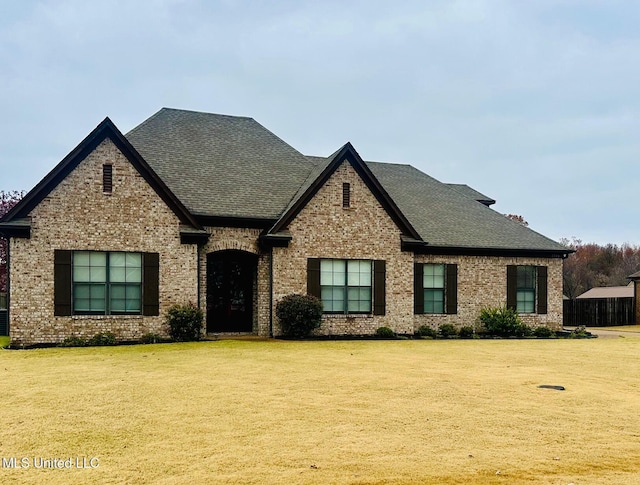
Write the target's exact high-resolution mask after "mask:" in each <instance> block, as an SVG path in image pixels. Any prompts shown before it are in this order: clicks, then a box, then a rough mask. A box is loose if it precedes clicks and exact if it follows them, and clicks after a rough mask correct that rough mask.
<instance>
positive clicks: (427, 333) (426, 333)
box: [416, 325, 438, 338]
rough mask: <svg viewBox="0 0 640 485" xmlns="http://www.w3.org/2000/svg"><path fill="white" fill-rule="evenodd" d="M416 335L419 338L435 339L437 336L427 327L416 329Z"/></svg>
mask: <svg viewBox="0 0 640 485" xmlns="http://www.w3.org/2000/svg"><path fill="white" fill-rule="evenodd" d="M416 335H418V336H419V337H429V338H436V337H437V336H438V332H436V331H435V330H434V329H433V328H431V327H430V326H429V325H421V326H420V328H418V331H417V332H416Z"/></svg>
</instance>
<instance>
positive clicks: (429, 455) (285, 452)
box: [0, 337, 640, 485]
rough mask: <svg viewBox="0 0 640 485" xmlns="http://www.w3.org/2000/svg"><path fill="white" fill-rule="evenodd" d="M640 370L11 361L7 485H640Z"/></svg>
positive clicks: (0, 368)
mask: <svg viewBox="0 0 640 485" xmlns="http://www.w3.org/2000/svg"><path fill="white" fill-rule="evenodd" d="M639 354H640V338H634V337H630V338H627V339H589V340H564V339H560V340H456V341H444V340H434V341H429V340H406V341H315V342H297V341H233V340H225V341H217V342H199V343H185V344H160V345H146V346H145V345H140V346H121V347H101V348H50V349H34V350H28V351H17V350H15V351H12V350H3V351H1V356H2V362H1V363H0V373H2V381H1V382H2V396H3V397H2V401H1V402H2V405H3V409H2V411H3V412H2V416H3V418H2V419H3V423H2V426H0V443H2V445H1V448H0V449H2V454H3V462H2V469H0V482H1V483H3V484H4V483H16V484H17V483H20V484H23V483H34V484H36V483H37V484H40V483H50V484H63V483H64V484H68V483H85V484H89V483H136V484H143V483H160V484H173V483H193V484H196V483H212V484H215V483H255V484H264V483H267V484H269V483H273V484H282V483H287V484H295V483H319V484H324V483H354V484H365V483H366V484H373V483H385V484H401V483H403V484H404V483H438V484H468V483H479V484H491V483H501V484H502V483H509V484H513V483H549V484H568V483H572V482H573V483H576V484H578V483H579V484H581V485H583V484H600V483H639V482H640V469H639V468H638V463H640V432H639V431H638V430H640V413H638V412H637V411H638V409H640V393H639V392H638V375H640V359H638V355H639ZM542 384H550V385H562V386H564V387H565V388H566V390H565V391H556V390H550V389H540V388H538V386H539V385H542ZM12 457H15V458H16V461H15V463H21V460H23V459H24V461H22V463H25V464H27V465H29V467H28V468H25V467H23V468H20V469H18V468H11V467H10V465H11V461H10V459H11V458H12ZM67 459H71V461H69V462H68V463H69V464H70V468H67V467H66V464H67V461H66V460H67ZM91 459H94V460H93V461H90V460H91ZM46 460H49V461H48V462H47V461H46ZM78 460H79V461H78ZM47 463H50V464H54V463H58V465H59V466H61V467H62V468H56V469H53V468H51V467H49V468H40V467H38V468H36V465H40V466H42V465H43V464H47ZM91 465H93V466H94V467H92V466H91ZM96 465H97V466H96ZM83 466H86V467H84V468H83Z"/></svg>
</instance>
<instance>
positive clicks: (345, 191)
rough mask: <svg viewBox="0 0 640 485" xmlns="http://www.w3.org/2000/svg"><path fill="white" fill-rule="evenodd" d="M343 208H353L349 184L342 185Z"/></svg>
mask: <svg viewBox="0 0 640 485" xmlns="http://www.w3.org/2000/svg"><path fill="white" fill-rule="evenodd" d="M342 207H351V184H350V183H349V182H345V183H343V184H342Z"/></svg>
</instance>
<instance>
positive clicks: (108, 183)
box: [102, 165, 113, 194]
mask: <svg viewBox="0 0 640 485" xmlns="http://www.w3.org/2000/svg"><path fill="white" fill-rule="evenodd" d="M112 191H113V165H103V166H102V192H104V193H105V194H110V193H111V192H112Z"/></svg>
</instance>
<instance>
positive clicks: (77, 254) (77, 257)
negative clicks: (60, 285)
mask: <svg viewBox="0 0 640 485" xmlns="http://www.w3.org/2000/svg"><path fill="white" fill-rule="evenodd" d="M73 265H74V266H90V264H89V252H88V251H74V253H73Z"/></svg>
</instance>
